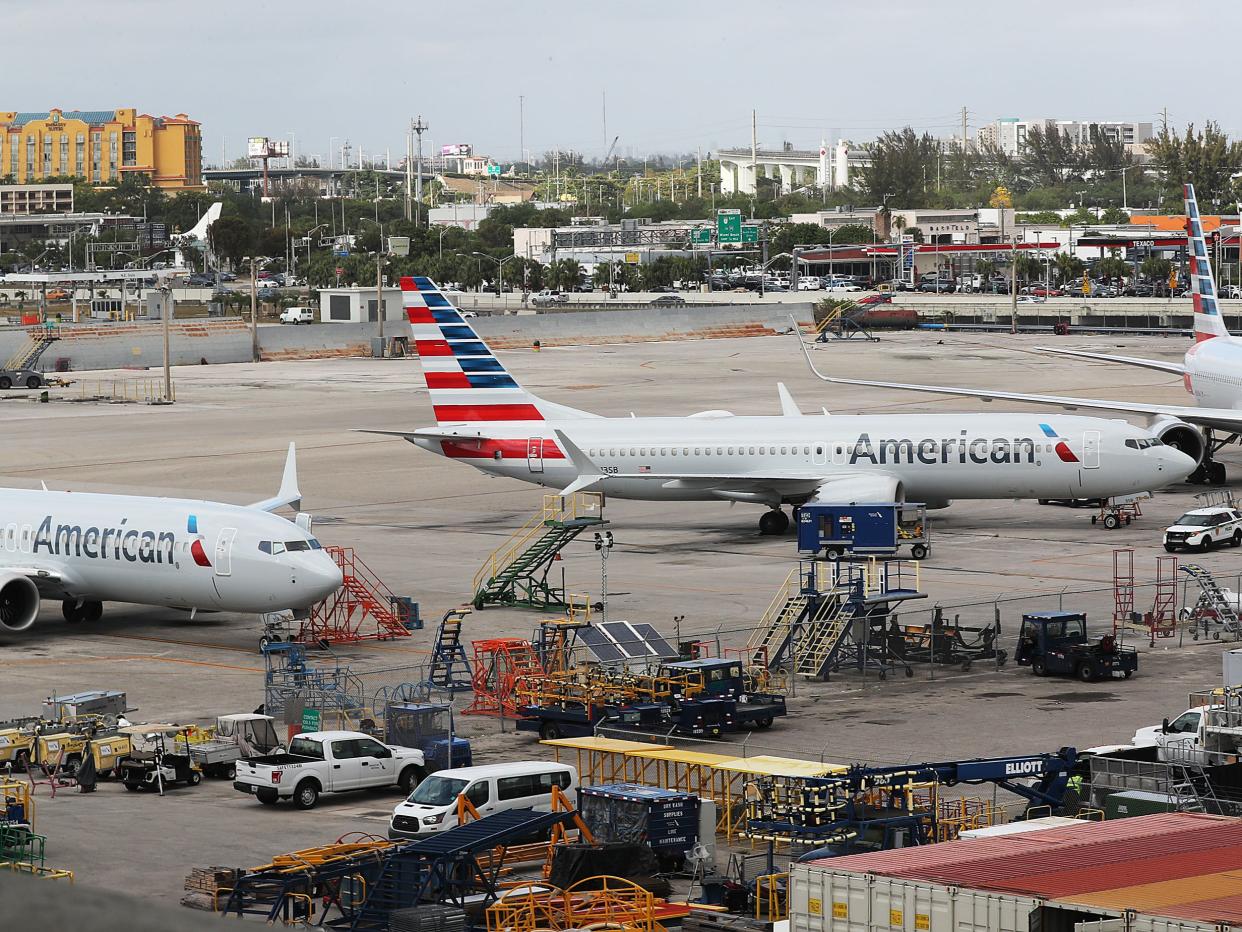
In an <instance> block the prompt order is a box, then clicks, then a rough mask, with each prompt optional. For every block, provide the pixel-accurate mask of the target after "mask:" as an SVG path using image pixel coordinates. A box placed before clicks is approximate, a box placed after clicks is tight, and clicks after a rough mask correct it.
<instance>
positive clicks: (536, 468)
mask: <svg viewBox="0 0 1242 932" xmlns="http://www.w3.org/2000/svg"><path fill="white" fill-rule="evenodd" d="M526 468H527V469H529V470H530V471H531V472H543V438H542V437H531V438H529V439H528V440H527V441H526Z"/></svg>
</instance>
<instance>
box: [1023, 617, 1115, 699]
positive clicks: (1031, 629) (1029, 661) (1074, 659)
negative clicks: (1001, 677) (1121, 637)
mask: <svg viewBox="0 0 1242 932" xmlns="http://www.w3.org/2000/svg"><path fill="white" fill-rule="evenodd" d="M1014 660H1016V661H1017V662H1018V665H1019V666H1023V667H1030V668H1031V672H1032V673H1034V674H1035V675H1036V676H1048V675H1049V674H1051V675H1053V676H1074V677H1077V678H1078V679H1080V680H1082V681H1083V682H1084V683H1091V682H1094V681H1095V680H1098V679H1111V678H1112V676H1113V674H1116V673H1120V674H1121V675H1122V676H1124V677H1125V678H1126V679H1129V678H1130V677H1131V676H1132V675H1133V674H1134V671H1135V670H1137V669H1138V652H1137V651H1136V650H1135V649H1134V648H1133V647H1121V646H1119V645H1118V644H1117V639H1116V638H1115V637H1113V636H1112V635H1111V634H1106V635H1104V636H1103V637H1102V638H1100V639H1099V640H1098V641H1096V642H1095V643H1094V644H1093V643H1090V642H1088V640H1087V616H1086V615H1084V614H1083V613H1081V612H1041V613H1037V614H1029V615H1023V616H1022V627H1021V628H1020V629H1019V631H1018V648H1017V650H1016V651H1015V652H1014Z"/></svg>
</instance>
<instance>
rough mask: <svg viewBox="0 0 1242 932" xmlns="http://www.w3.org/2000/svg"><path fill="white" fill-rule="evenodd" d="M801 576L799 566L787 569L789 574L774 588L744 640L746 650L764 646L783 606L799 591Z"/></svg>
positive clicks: (783, 608)
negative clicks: (765, 606) (769, 599)
mask: <svg viewBox="0 0 1242 932" xmlns="http://www.w3.org/2000/svg"><path fill="white" fill-rule="evenodd" d="M801 585H802V576H801V568H800V567H796V566H795V567H794V568H793V569H792V570H790V571H789V575H788V576H786V577H785V581H784V582H783V583H782V584H781V587H780V588H779V589H777V590H776V595H774V596H773V597H772V601H771V602H769V603H768V607H767V608H766V609H764V611H763V614H762V615H760V616H759V622H758V623H757V624H756V625H755V627H754V629H753V630H752V631H751V633H750V637H749V638H748V639H747V641H746V647H747V649H748V650H751V651H756V650H759V649H760V648H763V647H766V646H767V645H766V644H765V642H766V641H767V640H768V632H769V631H770V630H771V628H772V626H773V625H774V624H775V623H776V620H777V619H778V618H779V617H780V614H781V612H782V611H784V610H785V606H786V605H788V604H789V601H790V600H791V599H793V598H794V597H795V596H796V595H798V593H799V592H800V591H801Z"/></svg>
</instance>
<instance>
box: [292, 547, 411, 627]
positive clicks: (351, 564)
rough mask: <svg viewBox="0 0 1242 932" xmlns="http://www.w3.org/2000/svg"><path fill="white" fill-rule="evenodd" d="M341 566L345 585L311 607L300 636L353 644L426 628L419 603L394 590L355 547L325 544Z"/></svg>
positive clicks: (327, 550) (325, 550)
mask: <svg viewBox="0 0 1242 932" xmlns="http://www.w3.org/2000/svg"><path fill="white" fill-rule="evenodd" d="M324 552H325V553H327V554H328V556H330V557H332V559H333V560H334V561H335V562H336V565H337V566H338V567H340V569H341V579H342V582H341V588H340V589H338V590H337V591H336V592H334V593H332V595H330V596H328V598H327V599H325V600H324V601H322V602H320V603H319V604H318V605H315V606H313V607H312V608H311V610H310V614H309V616H308V617H307V619H306V621H304V622H303V623H302V629H301V631H300V632H299V634H298V640H299V641H303V642H306V643H313V644H318V643H327V644H342V643H344V644H349V643H354V642H357V641H367V640H376V641H386V640H389V639H391V638H400V637H409V636H410V632H411V631H413V630H416V629H419V628H422V626H423V622H422V618H421V617H420V616H419V613H418V603H417V602H414V601H413V600H411V599H408V598H406V597H404V596H397V595H394V594H393V592H392V591H391V590H390V589H389V588H388V587H387V586H386V585H385V584H384V583H383V582H382V581H381V580H380V578H379V577H378V576H376V575H375V573H373V572H372V571H371V570H370V569H369V568H368V567H367V565H366V564H365V563H363V562H362V560H360V559H359V558H358V556H357V554H356V553H355V552H354V549H353V548H352V547H325V548H324Z"/></svg>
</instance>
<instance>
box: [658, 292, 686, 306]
mask: <svg viewBox="0 0 1242 932" xmlns="http://www.w3.org/2000/svg"><path fill="white" fill-rule="evenodd" d="M651 306H652V307H685V306H686V299H685V298H683V297H682V296H681V295H679V294H662V295H660V297H658V298H656V299H655V300H654V301H652V302H651Z"/></svg>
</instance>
